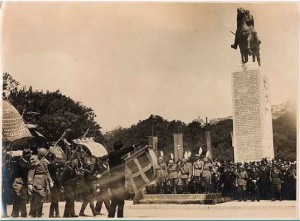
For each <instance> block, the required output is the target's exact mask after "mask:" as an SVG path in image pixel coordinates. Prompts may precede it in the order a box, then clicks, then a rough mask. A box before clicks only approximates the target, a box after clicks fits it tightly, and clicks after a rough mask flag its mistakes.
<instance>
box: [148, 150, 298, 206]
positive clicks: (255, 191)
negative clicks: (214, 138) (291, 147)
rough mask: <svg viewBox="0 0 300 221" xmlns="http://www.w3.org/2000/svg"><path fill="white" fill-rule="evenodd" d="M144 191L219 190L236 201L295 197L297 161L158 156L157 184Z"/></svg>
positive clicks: (172, 192)
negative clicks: (178, 158) (165, 158)
mask: <svg viewBox="0 0 300 221" xmlns="http://www.w3.org/2000/svg"><path fill="white" fill-rule="evenodd" d="M146 190H147V192H148V193H152V194H153V193H158V194H178V193H181V194H184V193H222V195H224V196H228V197H232V198H233V199H238V200H239V201H246V200H252V201H254V200H257V201H260V200H261V199H263V200H295V199H296V161H282V160H278V161H276V160H266V159H263V160H261V161H256V162H249V163H233V162H232V161H231V162H230V161H227V162H226V161H222V162H221V161H218V160H217V159H215V160H209V159H207V158H204V159H201V158H200V156H199V154H196V155H194V157H191V158H188V159H185V158H184V159H183V160H178V161H177V162H174V160H173V159H171V160H168V161H165V160H164V158H163V157H160V158H159V161H158V168H157V181H156V184H151V185H149V186H148V187H147V189H146Z"/></svg>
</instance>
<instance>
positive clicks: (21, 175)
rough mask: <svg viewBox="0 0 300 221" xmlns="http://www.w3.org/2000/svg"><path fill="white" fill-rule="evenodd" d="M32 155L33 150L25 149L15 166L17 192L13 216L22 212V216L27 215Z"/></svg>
mask: <svg viewBox="0 0 300 221" xmlns="http://www.w3.org/2000/svg"><path fill="white" fill-rule="evenodd" d="M30 157H31V151H30V150H29V149H24V150H23V153H22V156H20V157H19V158H18V159H17V161H16V164H15V167H14V177H13V180H14V182H13V189H14V192H15V199H14V204H13V210H12V217H19V215H20V213H21V217H27V210H26V202H27V200H28V193H27V191H28V190H27V185H28V184H27V177H28V172H29V170H30V168H31V164H30ZM6 179H7V178H6Z"/></svg>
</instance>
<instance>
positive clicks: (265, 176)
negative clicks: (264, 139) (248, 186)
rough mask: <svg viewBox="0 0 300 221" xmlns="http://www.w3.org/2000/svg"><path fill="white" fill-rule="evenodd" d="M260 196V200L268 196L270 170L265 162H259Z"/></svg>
mask: <svg viewBox="0 0 300 221" xmlns="http://www.w3.org/2000/svg"><path fill="white" fill-rule="evenodd" d="M259 189H260V198H261V199H262V200H266V199H269V197H270V170H269V169H268V167H267V165H266V163H265V162H262V163H261V170H260V177H259Z"/></svg>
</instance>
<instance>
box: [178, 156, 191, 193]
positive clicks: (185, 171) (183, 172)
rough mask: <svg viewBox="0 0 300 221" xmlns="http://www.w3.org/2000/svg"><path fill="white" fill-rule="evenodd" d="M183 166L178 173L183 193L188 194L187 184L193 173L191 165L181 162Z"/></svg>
mask: <svg viewBox="0 0 300 221" xmlns="http://www.w3.org/2000/svg"><path fill="white" fill-rule="evenodd" d="M182 162H183V164H182V165H181V166H180V168H179V172H180V178H181V179H182V183H183V187H184V193H187V192H188V184H189V182H190V181H191V178H192V175H193V174H192V173H193V166H192V164H191V163H190V162H189V161H188V160H187V159H185V158H184V159H183V160H182Z"/></svg>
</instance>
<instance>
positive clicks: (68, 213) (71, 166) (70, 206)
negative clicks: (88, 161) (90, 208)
mask: <svg viewBox="0 0 300 221" xmlns="http://www.w3.org/2000/svg"><path fill="white" fill-rule="evenodd" d="M77 173H78V160H77V159H74V160H72V161H68V162H67V163H66V165H65V168H64V170H63V171H62V173H61V186H62V190H63V191H64V193H65V194H64V195H65V201H66V203H65V209H64V214H63V217H78V216H77V215H75V189H76V185H77Z"/></svg>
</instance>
